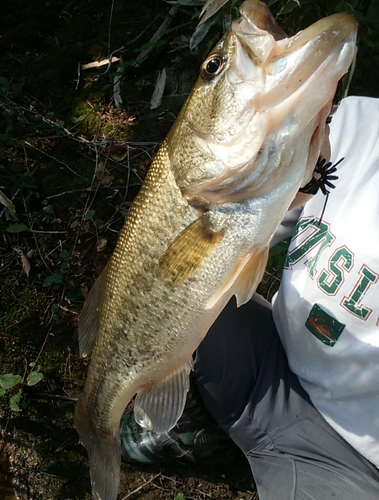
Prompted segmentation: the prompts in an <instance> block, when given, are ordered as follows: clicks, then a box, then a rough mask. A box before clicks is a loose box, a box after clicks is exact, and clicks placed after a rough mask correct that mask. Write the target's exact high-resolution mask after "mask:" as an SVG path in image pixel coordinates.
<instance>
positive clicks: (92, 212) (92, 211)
mask: <svg viewBox="0 0 379 500" xmlns="http://www.w3.org/2000/svg"><path fill="white" fill-rule="evenodd" d="M94 215H95V210H88V212H87V213H86V214H85V216H84V220H90V219H92V217H93V216H94Z"/></svg>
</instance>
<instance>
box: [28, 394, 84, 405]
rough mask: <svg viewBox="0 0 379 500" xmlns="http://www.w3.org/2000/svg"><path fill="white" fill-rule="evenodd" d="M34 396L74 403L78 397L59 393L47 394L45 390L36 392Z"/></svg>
mask: <svg viewBox="0 0 379 500" xmlns="http://www.w3.org/2000/svg"><path fill="white" fill-rule="evenodd" d="M36 397H39V398H50V399H61V400H62V401H72V402H73V403H76V401H77V400H78V398H70V397H68V396H61V395H60V394H48V393H47V392H37V393H36Z"/></svg>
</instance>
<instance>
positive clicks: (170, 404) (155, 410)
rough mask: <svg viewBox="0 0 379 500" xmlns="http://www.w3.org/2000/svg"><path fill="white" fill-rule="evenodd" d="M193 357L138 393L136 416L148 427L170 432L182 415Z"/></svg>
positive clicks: (135, 408)
mask: <svg viewBox="0 0 379 500" xmlns="http://www.w3.org/2000/svg"><path fill="white" fill-rule="evenodd" d="M191 370H192V359H191V360H190V361H188V362H187V363H186V364H185V365H184V366H183V367H182V368H180V369H179V370H178V371H177V372H175V373H174V374H173V375H171V376H169V377H168V378H166V379H165V380H163V381H161V382H159V383H158V384H156V385H154V386H152V387H151V388H150V389H149V390H147V391H146V392H139V393H138V394H137V397H136V400H135V404H134V418H135V420H136V422H137V423H138V424H140V425H142V427H145V428H146V429H150V430H153V431H154V432H157V433H162V432H168V431H169V430H170V429H172V428H173V427H174V426H175V425H176V423H177V421H178V420H179V418H180V417H181V415H182V413H183V410H184V406H185V404H186V399H187V392H188V390H189V386H190V379H189V375H190V372H191Z"/></svg>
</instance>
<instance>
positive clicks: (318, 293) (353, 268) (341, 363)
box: [273, 97, 379, 467]
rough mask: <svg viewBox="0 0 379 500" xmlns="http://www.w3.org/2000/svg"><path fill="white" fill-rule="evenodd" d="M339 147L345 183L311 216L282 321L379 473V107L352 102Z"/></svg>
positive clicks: (335, 420) (320, 391)
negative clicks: (342, 159) (378, 468)
mask: <svg viewBox="0 0 379 500" xmlns="http://www.w3.org/2000/svg"><path fill="white" fill-rule="evenodd" d="M330 139H331V145H332V158H331V161H332V162H333V163H335V162H336V161H337V160H339V159H340V158H341V157H345V160H344V161H343V162H342V163H341V164H340V165H339V167H338V171H337V175H339V179H338V180H337V181H335V185H336V188H335V189H334V190H331V193H330V196H329V200H328V202H327V206H326V210H325V213H324V215H323V218H322V220H321V222H319V217H320V215H321V213H322V209H323V205H324V201H325V197H324V195H323V194H322V193H321V192H319V193H318V194H317V195H316V196H315V197H314V198H313V199H312V200H311V201H310V202H308V203H307V204H306V205H305V207H304V209H303V212H302V213H301V216H300V219H299V220H298V222H297V225H296V228H295V231H294V235H293V239H292V241H291V244H290V247H289V251H288V255H287V260H286V264H285V269H284V272H283V278H282V282H281V286H280V290H279V292H278V294H277V297H276V299H275V301H274V305H273V314H274V320H275V323H276V326H277V328H278V331H279V335H280V337H281V340H282V342H283V345H284V348H285V351H286V353H287V356H288V360H289V364H290V367H291V369H292V370H293V371H294V372H295V373H296V374H297V375H298V377H299V379H300V382H301V384H302V385H303V387H304V388H305V389H306V391H307V392H308V394H309V395H310V397H311V400H312V401H313V403H314V405H315V406H316V408H317V409H318V410H319V411H320V412H321V413H322V415H323V416H324V417H325V418H326V420H327V421H328V422H329V424H330V425H331V426H332V427H333V428H334V429H336V431H338V432H339V434H340V435H341V436H343V437H344V438H345V439H346V440H347V441H348V442H349V443H350V444H351V445H352V446H353V447H354V448H355V449H357V450H358V451H359V452H360V453H361V454H362V455H363V456H365V457H366V458H367V459H368V460H370V461H371V462H372V463H373V464H375V465H376V466H377V467H379V99H373V98H367V97H348V98H346V99H344V100H343V101H342V103H341V104H340V106H339V108H338V110H337V112H336V114H335V115H334V117H333V120H332V123H331V134H330Z"/></svg>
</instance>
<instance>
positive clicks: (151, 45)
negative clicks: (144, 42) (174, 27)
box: [134, 5, 179, 67]
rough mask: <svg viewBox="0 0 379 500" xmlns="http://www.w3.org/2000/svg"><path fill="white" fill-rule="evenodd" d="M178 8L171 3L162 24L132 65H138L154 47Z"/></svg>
mask: <svg viewBox="0 0 379 500" xmlns="http://www.w3.org/2000/svg"><path fill="white" fill-rule="evenodd" d="M178 9H179V5H173V6H172V7H171V9H170V10H169V12H168V14H167V16H166V17H165V18H164V19H163V22H162V24H161V25H160V26H159V28H158V29H157V31H156V32H155V33H154V35H153V36H152V37H151V38H150V40H149V46H148V47H147V48H146V49H145V50H143V51H142V52H140V53H139V54H138V56H137V58H136V62H135V63H134V66H136V67H138V66H140V65H141V64H142V62H143V61H144V59H146V57H147V56H148V55H149V53H150V52H151V51H152V50H153V49H154V48H155V46H156V43H157V41H158V40H159V39H160V38H161V37H162V36H163V33H164V32H165V30H166V29H167V28H168V27H169V26H170V24H171V23H172V21H173V19H174V16H175V14H176V11H177V10H178Z"/></svg>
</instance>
